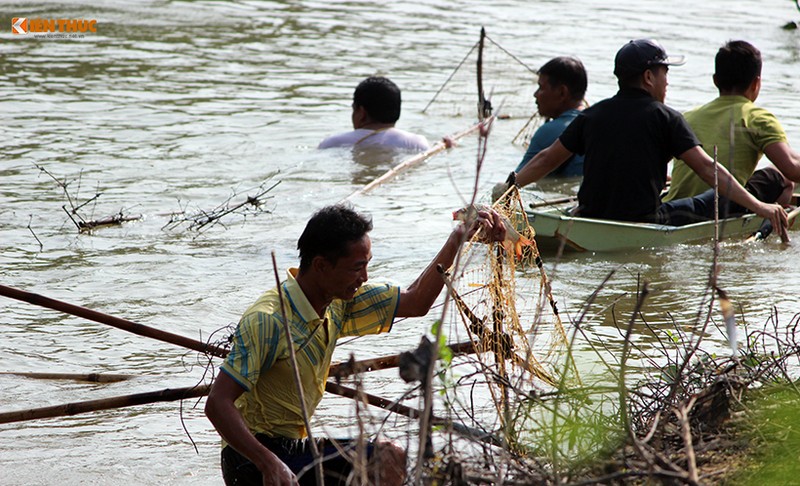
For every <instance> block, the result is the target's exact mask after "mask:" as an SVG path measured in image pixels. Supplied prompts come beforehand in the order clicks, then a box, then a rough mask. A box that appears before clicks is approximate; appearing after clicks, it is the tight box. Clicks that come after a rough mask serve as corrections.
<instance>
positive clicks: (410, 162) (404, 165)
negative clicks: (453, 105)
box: [344, 117, 494, 201]
mask: <svg viewBox="0 0 800 486" xmlns="http://www.w3.org/2000/svg"><path fill="white" fill-rule="evenodd" d="M493 118H494V117H490V118H487V119H486V120H484V121H482V122H478V123H476V124H475V125H472V126H471V127H469V128H467V129H465V130H462V131H460V132H456V133H454V134H452V135H450V136H448V137H445V138H443V139H442V140H441V141H440V142H437V143H436V144H435V145H434V146H433V147H431V148H429V149H428V150H426V151H424V152H422V153H421V154H417V155H414V156H412V157H409V158H408V159H406V160H404V161H402V162H400V163H399V164H397V165H396V166H394V167H392V168H391V169H389V170H388V171H387V172H386V173H385V174H383V175H382V176H380V177H378V178H377V179H375V180H374V181H372V182H370V183H369V184H367V185H366V186H364V187H362V188H361V189H359V190H357V191H356V192H354V193H352V194H350V195H349V196H347V197H346V198H344V200H345V201H346V200H348V199H351V198H353V197H354V196H357V195H359V194H366V193H368V192H369V191H371V190H373V189H375V188H376V187H378V186H380V185H381V184H383V183H384V182H387V181H389V180H391V179H393V178H395V177H396V176H397V174H399V173H401V172H403V171H404V170H406V169H408V168H410V167H413V166H415V165H417V164H419V163H420V162H423V161H425V160H427V159H429V158H430V157H432V156H433V155H436V154H438V153H439V152H441V151H442V150H444V149H446V148H448V147H450V146H452V142H455V141H456V140H458V139H460V138H463V137H465V136H467V135H469V134H470V133H472V132H474V131H476V130H478V129H479V128H481V126H483V125H484V124H487V125H488V124H489V123H491V121H492V119H493ZM445 140H447V141H446V142H445Z"/></svg>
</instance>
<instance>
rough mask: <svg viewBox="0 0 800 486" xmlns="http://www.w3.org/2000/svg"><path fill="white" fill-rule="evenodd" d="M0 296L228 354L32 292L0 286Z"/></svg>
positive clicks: (204, 351) (203, 349)
mask: <svg viewBox="0 0 800 486" xmlns="http://www.w3.org/2000/svg"><path fill="white" fill-rule="evenodd" d="M0 295H2V296H5V297H9V298H12V299H16V300H21V301H23V302H28V303H29V304H33V305H38V306H41V307H47V308H48V309H53V310H57V311H60V312H65V313H67V314H72V315H73V316H77V317H83V318H84V319H89V320H90V321H95V322H99V323H101V324H107V325H109V326H113V327H116V328H117V329H122V330H123V331H128V332H132V333H133V334H138V335H139V336H145V337H149V338H153V339H158V340H159V341H164V342H167V343H170V344H175V345H177V346H183V347H184V348H189V349H192V350H195V351H199V352H201V353H205V354H210V355H212V356H218V357H224V356H225V355H226V354H228V352H227V351H226V350H225V349H223V348H220V347H217V346H214V345H212V344H207V343H204V342H201V341H196V340H194V339H191V338H187V337H184V336H180V335H178V334H173V333H171V332H166V331H162V330H160V329H156V328H153V327H148V326H145V325H143V324H138V323H136V322H133V321H129V320H127V319H121V318H119V317H114V316H110V315H108V314H103V313H102V312H98V311H95V310H92V309H87V308H86V307H81V306H78V305H73V304H68V303H66V302H62V301H60V300H56V299H51V298H49V297H45V296H43V295H39V294H34V293H32V292H26V291H24V290H19V289H15V288H13V287H7V286H5V285H0Z"/></svg>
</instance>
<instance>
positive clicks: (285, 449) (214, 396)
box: [205, 205, 505, 486]
mask: <svg viewBox="0 0 800 486" xmlns="http://www.w3.org/2000/svg"><path fill="white" fill-rule="evenodd" d="M478 227H483V228H484V231H486V232H487V234H489V235H490V236H491V239H492V240H493V241H502V240H503V239H504V238H505V227H504V225H503V223H502V221H501V220H500V216H499V215H498V214H497V213H496V212H494V211H491V212H489V211H480V212H479V213H478V218H477V221H475V222H474V223H472V225H471V227H470V228H467V227H466V226H465V225H464V224H462V225H459V226H458V227H457V228H456V229H455V230H454V231H453V232H452V233H451V234H450V236H449V238H448V239H447V241H446V243H445V244H444V246H443V247H442V249H441V250H440V251H439V253H438V254H437V255H436V257H435V258H434V260H433V261H432V262H431V263H430V264H429V265H428V266H427V267H426V268H425V270H423V272H422V273H421V274H420V276H419V277H418V278H417V279H416V280H415V281H414V283H412V284H411V285H410V286H409V287H408V288H407V289H404V290H401V289H400V288H399V287H397V286H393V285H387V284H373V283H367V279H368V274H367V266H368V264H369V262H370V260H371V259H372V244H371V241H370V238H369V235H368V232H369V231H370V230H371V229H372V221H371V219H370V218H368V217H366V216H364V215H361V214H359V213H357V212H355V211H354V210H353V209H352V208H351V207H349V206H347V205H336V206H328V207H325V208H322V209H321V210H319V211H317V212H316V213H315V214H314V215H313V216H312V218H311V219H310V220H309V222H308V224H307V225H306V228H305V230H304V231H303V234H302V235H301V236H300V239H299V240H298V243H297V246H298V249H299V250H300V268H299V269H290V270H289V273H288V275H287V277H286V280H284V281H283V282H281V284H280V288H281V293H282V295H283V309H284V311H285V312H286V317H287V319H288V321H289V328H290V330H291V334H292V341H293V347H294V351H295V355H296V360H297V366H298V368H299V371H300V379H301V382H302V383H301V384H302V388H303V393H304V399H305V409H306V410H307V412H308V414H309V415H311V414H313V412H314V410H315V409H316V407H317V405H318V404H319V401H320V400H321V399H322V394H323V391H324V389H325V382H326V380H327V378H328V369H329V366H330V362H331V356H332V355H333V351H334V349H335V346H336V340H337V338H339V337H341V336H360V335H365V334H378V333H382V332H388V331H389V330H391V327H392V322H393V320H394V318H395V317H414V316H422V315H425V314H426V313H427V312H428V310H429V309H430V307H431V305H433V303H434V301H435V300H436V297H437V296H438V295H439V293H440V292H441V289H442V287H443V284H444V282H443V279H442V278H441V276H440V275H439V274H438V271H437V266H438V265H442V266H443V267H445V268H448V267H449V266H450V265H452V263H453V260H454V258H455V256H456V254H457V252H458V249H459V248H460V245H461V244H462V242H463V241H464V240H465V239H466V237H467V236H468V234H469V233H470V232H474V231H476V230H477V228H478ZM284 311H282V310H281V301H280V297H279V293H278V289H277V288H275V289H272V290H270V291H268V292H266V293H265V294H264V295H262V296H261V297H260V298H259V299H258V300H257V301H256V302H255V304H253V305H252V306H251V307H250V308H249V309H248V310H247V311H245V313H244V315H243V316H242V318H241V320H240V321H239V325H238V326H237V329H236V332H235V334H234V336H233V346H232V349H231V351H230V353H229V354H228V356H227V358H226V360H225V363H224V364H223V365H222V367H221V368H220V369H221V373H220V374H219V376H218V377H217V379H216V380H215V382H214V385H213V387H212V390H211V393H210V395H209V397H208V401H207V402H206V409H205V410H206V415H207V416H208V418H209V419H210V420H211V422H212V423H213V424H214V427H215V428H216V429H217V431H218V432H219V433H220V435H221V436H222V438H223V440H224V444H223V450H222V470H223V478H224V479H225V483H226V484H227V485H234V484H235V485H245V484H256V485H260V484H262V481H263V484H264V485H273V484H274V485H293V484H316V478H315V475H314V471H313V468H310V467H309V468H307V471H308V472H305V473H304V474H302V475H301V476H299V477H298V473H299V472H300V471H301V470H303V469H304V468H306V467H307V466H309V464H311V463H312V462H313V457H312V456H311V450H310V446H309V444H308V442H307V441H306V440H305V438H306V436H307V431H306V429H305V422H304V418H303V415H302V408H301V405H300V400H299V397H298V394H297V391H296V384H295V381H294V374H293V369H292V364H291V361H290V359H289V358H290V355H289V348H288V346H287V342H286V336H285V334H284V327H283V318H282V315H283V312H284ZM337 442H338V441H337ZM338 445H339V446H343V447H345V448H347V447H348V446H349V444H348V443H347V442H346V441H345V442H343V443H339V444H338ZM318 446H319V448H320V449H322V453H323V455H325V456H327V455H328V453H331V454H332V455H333V456H336V457H333V458H331V459H330V460H326V461H325V462H324V463H323V465H324V469H325V474H326V476H325V483H326V484H328V485H330V484H339V483H341V484H344V481H345V480H346V479H347V475H348V474H349V472H350V469H351V465H350V464H349V462H348V461H347V459H346V458H344V457H342V456H341V454H339V452H338V448H337V446H336V445H334V444H333V443H332V441H331V440H320V441H318ZM368 454H369V455H371V457H372V458H373V459H374V460H373V462H380V466H379V468H376V469H377V470H378V471H379V472H378V474H379V478H378V479H379V481H378V482H379V483H380V484H381V485H389V486H391V485H395V484H397V485H399V484H402V483H403V481H404V479H405V451H404V450H403V449H402V448H400V447H399V446H397V445H395V444H394V443H392V442H388V441H379V442H376V443H374V444H370V445H369V447H368Z"/></svg>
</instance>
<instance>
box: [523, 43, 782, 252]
mask: <svg viewBox="0 0 800 486" xmlns="http://www.w3.org/2000/svg"><path fill="white" fill-rule="evenodd" d="M683 63H684V60H683V57H682V56H681V57H679V58H675V57H669V56H667V53H666V51H665V50H664V48H662V47H661V46H660V45H659V44H658V43H656V42H654V41H652V40H649V39H639V40H634V41H630V42H629V43H628V44H626V45H624V46H623V47H622V48H621V49H620V50H619V51H618V52H617V55H616V58H615V60H614V74H615V75H616V76H617V79H618V82H619V87H620V89H619V92H618V93H617V94H616V95H615V96H613V97H612V98H609V99H606V100H603V101H601V102H599V103H596V104H595V105H593V106H591V107H590V108H587V109H586V110H584V111H583V112H581V114H580V115H578V117H577V118H576V119H575V120H574V121H573V122H572V123H571V124H570V125H569V126H568V127H567V129H566V130H565V131H564V133H562V134H561V136H560V137H559V139H558V140H556V141H555V142H553V144H552V145H551V146H550V147H548V148H546V149H545V150H542V151H541V152H539V154H537V156H536V157H534V158H533V159H532V160H531V161H530V162H529V163H528V164H527V165H526V166H525V167H523V168H522V170H520V171H519V173H518V174H517V175H516V182H517V184H518V185H519V186H520V187H522V186H525V185H527V184H529V183H531V182H535V181H537V180H539V179H540V178H542V177H544V176H545V175H546V174H547V173H549V172H550V171H551V170H553V169H554V168H556V167H558V166H559V165H560V164H561V163H562V162H564V160H566V159H567V158H569V157H571V156H572V154H574V153H577V154H582V155H584V156H585V159H584V171H583V182H582V184H581V188H580V190H579V191H578V203H579V205H578V212H577V214H579V215H580V216H583V217H590V218H604V219H616V220H623V221H645V222H657V223H663V224H670V225H682V224H688V223H690V222H693V221H697V220H700V219H708V218H710V217H711V216H712V215H713V198H712V197H708V196H705V197H694V198H686V199H678V200H675V201H670V202H669V203H664V204H662V203H661V199H660V194H661V191H662V189H663V188H664V186H665V184H666V177H667V164H668V163H669V161H670V159H672V158H673V157H675V158H678V159H681V160H683V161H684V162H686V164H687V165H688V166H689V167H690V168H691V169H692V170H694V171H695V172H696V173H697V174H698V175H699V176H700V177H701V178H702V179H703V180H704V181H706V182H707V183H708V184H709V185H712V186H713V185H714V171H715V167H714V166H715V164H714V161H713V160H712V159H711V158H710V157H709V156H708V155H707V154H706V153H705V152H704V151H703V149H702V148H701V147H700V142H699V140H698V139H697V137H696V136H695V135H694V133H693V132H692V130H691V128H690V127H689V125H688V124H687V123H686V120H684V118H683V116H682V115H681V114H680V113H679V112H678V111H676V110H673V109H672V108H670V107H668V106H666V105H665V104H664V99H665V97H666V93H667V84H668V83H667V71H668V69H669V66H670V65H681V64H683ZM716 171H717V173H718V180H719V184H718V187H719V192H720V194H722V195H724V196H726V197H728V198H730V199H731V200H732V201H734V202H736V203H738V204H739V205H741V206H744V207H745V208H747V209H749V210H751V211H753V212H754V213H756V214H758V215H759V216H762V217H764V218H768V219H770V220H771V221H772V225H773V227H774V228H778V229H779V234H780V235H781V237H782V238H783V239H784V240H788V235H787V233H786V226H787V217H786V212H785V211H784V210H783V208H782V207H781V206H779V205H777V204H765V203H762V202H760V201H759V200H757V199H756V198H755V197H753V196H752V195H751V194H750V193H749V192H747V191H746V190H745V189H744V188H743V187H742V186H741V185H740V184H739V183H738V182H737V181H736V180H735V179H734V178H733V177H732V176H731V175H730V173H729V172H728V171H727V170H726V169H725V168H724V167H723V166H721V165H717V167H716Z"/></svg>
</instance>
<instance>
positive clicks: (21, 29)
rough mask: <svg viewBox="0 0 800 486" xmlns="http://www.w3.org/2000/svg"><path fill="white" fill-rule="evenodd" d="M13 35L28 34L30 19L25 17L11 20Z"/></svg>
mask: <svg viewBox="0 0 800 486" xmlns="http://www.w3.org/2000/svg"><path fill="white" fill-rule="evenodd" d="M11 33H12V34H27V33H28V19H26V18H25V17H14V18H13V19H11Z"/></svg>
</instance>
